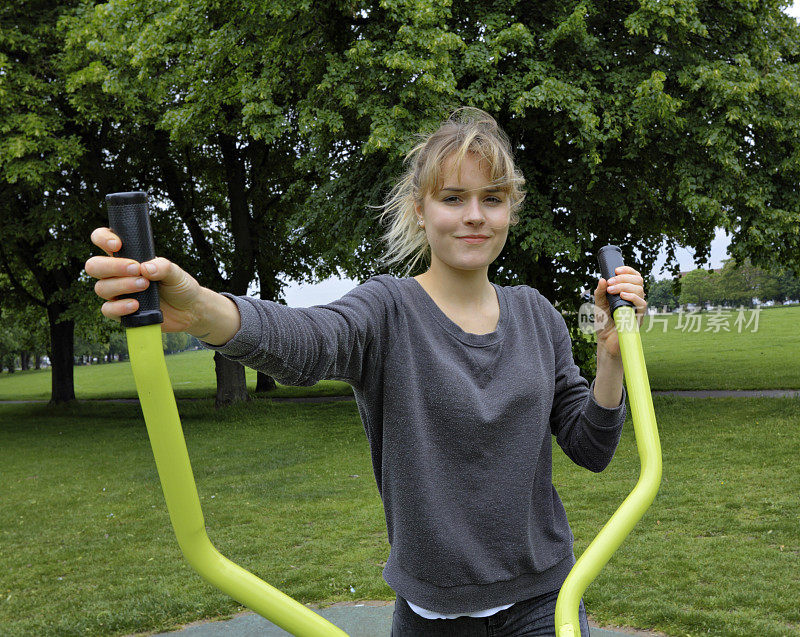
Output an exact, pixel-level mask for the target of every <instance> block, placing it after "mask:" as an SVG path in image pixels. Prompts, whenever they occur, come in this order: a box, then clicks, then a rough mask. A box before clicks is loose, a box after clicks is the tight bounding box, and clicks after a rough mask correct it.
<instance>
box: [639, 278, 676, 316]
mask: <svg viewBox="0 0 800 637" xmlns="http://www.w3.org/2000/svg"><path fill="white" fill-rule="evenodd" d="M644 291H645V294H646V297H647V305H648V307H652V308H656V309H661V308H666V309H667V310H674V309H675V308H676V307H678V299H677V298H676V296H675V291H674V284H673V281H672V279H662V280H660V281H653V282H652V283H651V284H650V285H646V286H645V289H644Z"/></svg>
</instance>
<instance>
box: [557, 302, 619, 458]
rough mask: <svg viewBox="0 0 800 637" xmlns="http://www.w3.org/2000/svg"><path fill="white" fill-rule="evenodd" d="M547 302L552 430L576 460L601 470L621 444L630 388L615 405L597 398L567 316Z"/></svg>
mask: <svg viewBox="0 0 800 637" xmlns="http://www.w3.org/2000/svg"><path fill="white" fill-rule="evenodd" d="M544 301H545V302H546V303H547V305H549V306H550V309H551V317H552V327H551V332H550V333H551V335H552V338H553V351H554V355H555V374H556V376H555V389H554V392H553V407H552V410H551V412H550V429H551V431H552V433H553V435H554V436H555V437H556V440H557V441H558V444H559V446H560V447H561V448H562V449H563V450H564V453H566V454H567V456H568V457H569V458H570V459H571V460H572V461H573V462H575V463H576V464H578V465H580V466H582V467H585V468H586V469H589V470H590V471H594V472H600V471H602V470H603V469H605V468H606V467H607V466H608V464H609V463H610V462H611V459H612V458H613V457H614V452H615V451H616V449H617V445H618V444H619V439H620V437H621V435H622V426H623V424H624V423H625V415H626V411H627V410H626V406H625V401H626V398H627V391H626V389H625V385H624V384H623V386H622V399H621V400H620V404H619V405H618V406H616V407H613V408H608V407H603V406H602V405H600V404H599V403H598V402H597V401H596V400H595V397H594V383H595V381H594V380H593V381H592V383H591V385H590V384H589V383H588V382H587V381H586V379H585V378H584V377H583V376H581V375H580V368H579V367H578V366H577V365H576V364H575V361H574V359H573V357H572V340H571V339H570V336H569V330H568V329H567V324H566V322H565V321H564V317H563V316H562V315H561V312H559V311H558V310H556V308H555V307H553V305H552V304H551V303H550V302H549V301H547V300H546V299H544Z"/></svg>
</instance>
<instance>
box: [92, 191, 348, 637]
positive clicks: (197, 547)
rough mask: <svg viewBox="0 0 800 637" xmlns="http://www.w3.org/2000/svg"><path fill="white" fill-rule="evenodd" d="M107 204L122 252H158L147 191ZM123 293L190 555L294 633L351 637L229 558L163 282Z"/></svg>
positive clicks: (153, 431) (126, 322) (172, 504)
mask: <svg viewBox="0 0 800 637" xmlns="http://www.w3.org/2000/svg"><path fill="white" fill-rule="evenodd" d="M106 205H107V206H108V218H109V227H110V228H111V230H112V231H113V232H114V233H115V234H116V235H117V236H119V238H120V239H122V249H121V250H120V251H119V252H118V253H115V256H120V257H125V258H128V259H133V260H135V261H138V262H140V263H141V262H144V261H149V260H150V259H153V258H155V256H156V255H155V249H154V246H153V234H152V230H151V229H150V217H149V214H148V202H147V194H146V193H144V192H120V193H114V194H111V195H107V196H106ZM122 297H131V298H135V299H137V300H138V301H139V309H138V310H137V311H136V312H134V313H132V314H128V315H125V316H123V317H122V325H123V326H124V327H125V328H126V329H125V335H126V337H127V340H128V354H129V356H130V360H131V368H132V369H133V377H134V380H135V381H136V391H137V392H138V394H139V402H140V404H141V406H142V414H143V415H144V422H145V425H146V426H147V435H148V436H149V437H150V445H151V447H152V448H153V456H155V461H156V468H157V469H158V476H159V478H160V479H161V488H162V490H163V491H164V499H165V500H166V502H167V510H168V511H169V518H170V520H171V522H172V528H173V529H175V535H176V537H177V538H178V545H179V546H180V547H181V551H183V555H184V557H186V560H187V561H188V562H189V564H190V565H191V566H192V568H194V570H196V571H197V572H198V573H199V574H200V575H201V576H202V577H203V579H205V580H206V581H207V582H209V583H210V584H213V585H214V586H216V587H217V588H219V589H220V590H221V591H223V592H224V593H226V594H228V595H230V596H231V597H233V598H234V599H235V600H237V601H238V602H240V603H241V604H243V605H245V606H247V607H248V608H251V609H252V610H254V611H255V612H257V613H258V614H259V615H261V616H263V617H265V618H266V619H268V620H269V621H271V622H273V623H274V624H277V625H278V626H280V627H281V628H283V629H284V630H286V631H288V632H290V633H292V634H293V635H298V636H299V637H347V633H345V632H344V631H343V630H341V629H340V628H338V627H336V626H334V625H333V624H331V623H330V622H329V621H328V620H326V619H325V618H324V617H322V616H320V615H318V614H317V613H315V612H314V611H312V610H311V609H309V608H306V607H305V606H303V605H302V604H301V603H300V602H298V601H296V600H294V599H292V598H291V597H289V596H288V595H286V594H284V593H282V592H281V591H279V590H278V589H276V588H274V587H272V586H270V585H269V584H267V583H266V582H264V581H263V580H261V579H259V578H258V577H256V576H255V575H253V574H252V573H251V572H250V571H247V570H245V569H243V568H242V567H241V566H239V565H237V564H235V563H234V562H232V561H230V560H229V559H228V558H226V557H225V556H224V555H222V554H221V553H220V552H219V551H218V550H217V549H216V548H215V547H214V545H213V544H212V543H211V540H209V538H208V535H207V534H206V526H205V520H204V519H203V511H202V510H201V508H200V498H199V497H198V495H197V486H196V485H195V481H194V474H192V467H191V464H190V463H189V453H188V451H187V450H186V441H185V440H184V437H183V429H182V428H181V421H180V416H179V415H178V408H177V405H176V404H175V395H174V394H173V392H172V384H171V383H170V380H169V375H168V374H167V365H166V362H165V360H164V350H163V347H162V345H161V323H162V322H163V320H164V319H163V316H162V314H161V310H160V309H159V307H160V304H159V300H158V284H157V283H156V282H155V281H152V282H151V283H150V285H149V286H148V288H147V289H146V290H144V291H142V292H137V293H135V294H125V295H122Z"/></svg>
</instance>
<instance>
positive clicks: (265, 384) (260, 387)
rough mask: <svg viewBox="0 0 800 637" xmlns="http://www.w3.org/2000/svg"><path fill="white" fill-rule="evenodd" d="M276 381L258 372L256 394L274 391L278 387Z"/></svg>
mask: <svg viewBox="0 0 800 637" xmlns="http://www.w3.org/2000/svg"><path fill="white" fill-rule="evenodd" d="M277 386H278V385H277V383H276V382H275V379H274V378H273V377H272V376H270V375H269V374H265V373H263V372H258V373H257V374H256V393H257V394H261V393H264V392H268V391H272V390H273V389H275V388H276V387H277Z"/></svg>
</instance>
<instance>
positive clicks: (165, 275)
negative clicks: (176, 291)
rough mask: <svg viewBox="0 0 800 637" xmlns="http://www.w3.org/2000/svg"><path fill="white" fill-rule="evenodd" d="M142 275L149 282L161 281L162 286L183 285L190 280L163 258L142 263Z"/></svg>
mask: <svg viewBox="0 0 800 637" xmlns="http://www.w3.org/2000/svg"><path fill="white" fill-rule="evenodd" d="M142 275H143V276H145V277H147V278H148V279H150V280H151V281H161V282H163V283H164V285H176V286H179V285H185V284H187V283H188V281H189V279H190V277H189V275H188V274H186V272H185V271H184V270H182V269H181V268H180V267H178V266H177V265H175V264H174V263H173V262H172V261H170V260H169V259H165V258H164V257H156V258H155V259H151V260H150V261H145V262H144V263H142Z"/></svg>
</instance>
